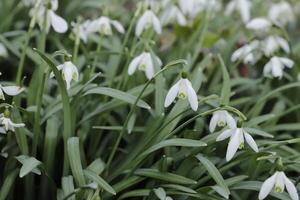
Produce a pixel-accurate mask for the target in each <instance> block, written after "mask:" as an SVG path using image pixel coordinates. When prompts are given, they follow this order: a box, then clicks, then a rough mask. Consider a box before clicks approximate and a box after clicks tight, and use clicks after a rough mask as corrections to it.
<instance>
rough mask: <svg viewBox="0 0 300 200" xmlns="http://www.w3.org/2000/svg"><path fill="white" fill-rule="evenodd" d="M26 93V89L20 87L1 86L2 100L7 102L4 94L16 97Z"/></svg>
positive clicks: (0, 96) (0, 95)
mask: <svg viewBox="0 0 300 200" xmlns="http://www.w3.org/2000/svg"><path fill="white" fill-rule="evenodd" d="M23 91H24V88H22V87H18V86H2V85H1V84H0V99H2V100H5V97H4V93H5V94H7V95H9V96H16V95H18V94H20V93H21V92H23Z"/></svg>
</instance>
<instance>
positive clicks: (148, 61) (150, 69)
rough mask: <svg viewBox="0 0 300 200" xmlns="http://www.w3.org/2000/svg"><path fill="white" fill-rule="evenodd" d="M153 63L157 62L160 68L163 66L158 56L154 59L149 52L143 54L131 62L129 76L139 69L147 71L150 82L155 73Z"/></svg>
mask: <svg viewBox="0 0 300 200" xmlns="http://www.w3.org/2000/svg"><path fill="white" fill-rule="evenodd" d="M153 61H155V62H156V63H157V64H158V65H159V66H161V65H162V62H161V60H160V59H159V57H158V56H156V55H154V57H152V56H151V53H149V52H143V53H141V54H140V55H139V56H137V57H135V58H134V59H133V60H132V61H131V62H130V64H129V67H128V74H129V75H132V74H133V73H134V72H135V71H136V70H137V69H139V70H141V71H145V74H146V77H147V78H148V79H149V80H150V79H151V78H152V77H153V75H154V72H155V69H154V66H155V64H154V62H153Z"/></svg>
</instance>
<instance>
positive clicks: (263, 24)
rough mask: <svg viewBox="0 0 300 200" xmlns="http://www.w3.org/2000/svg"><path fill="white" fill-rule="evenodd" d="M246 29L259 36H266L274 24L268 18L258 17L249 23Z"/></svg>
mask: <svg viewBox="0 0 300 200" xmlns="http://www.w3.org/2000/svg"><path fill="white" fill-rule="evenodd" d="M246 27H247V29H249V30H252V31H254V32H255V33H257V34H265V33H267V32H268V31H269V30H270V28H271V27H272V23H271V22H270V21H269V20H268V19H266V18H263V17H258V18H254V19H252V20H251V21H249V22H248V23H247V25H246Z"/></svg>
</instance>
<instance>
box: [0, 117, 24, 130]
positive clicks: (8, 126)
mask: <svg viewBox="0 0 300 200" xmlns="http://www.w3.org/2000/svg"><path fill="white" fill-rule="evenodd" d="M0 123H1V124H2V125H3V126H4V129H5V131H9V130H10V131H13V132H15V128H20V127H24V126H25V124H23V123H19V124H16V123H13V122H12V121H11V119H10V118H8V117H5V116H4V115H3V114H1V115H0Z"/></svg>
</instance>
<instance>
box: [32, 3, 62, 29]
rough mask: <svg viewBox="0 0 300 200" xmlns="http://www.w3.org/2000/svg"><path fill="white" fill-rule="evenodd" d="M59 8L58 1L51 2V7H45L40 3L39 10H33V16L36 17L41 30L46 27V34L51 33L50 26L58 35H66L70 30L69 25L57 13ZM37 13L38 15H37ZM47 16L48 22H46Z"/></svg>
mask: <svg viewBox="0 0 300 200" xmlns="http://www.w3.org/2000/svg"><path fill="white" fill-rule="evenodd" d="M57 8H58V1H57V0H51V6H49V7H48V5H44V4H43V3H40V6H39V8H38V9H37V11H36V9H33V10H31V14H32V15H36V20H37V22H38V24H39V26H40V28H41V29H43V27H44V25H45V26H46V32H49V30H50V26H52V28H53V29H54V31H55V32H57V33H65V32H66V31H67V30H68V23H67V22H66V20H65V19H63V18H62V17H60V16H58V15H57V14H56V13H55V11H56V10H57ZM35 11H36V13H35ZM45 15H46V22H44V20H45Z"/></svg>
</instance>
